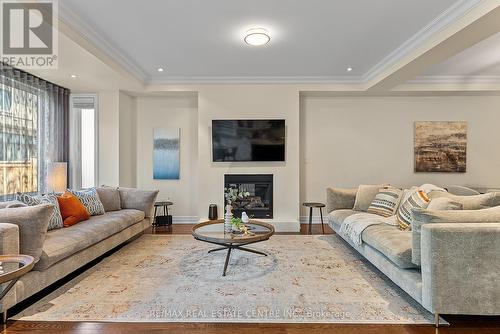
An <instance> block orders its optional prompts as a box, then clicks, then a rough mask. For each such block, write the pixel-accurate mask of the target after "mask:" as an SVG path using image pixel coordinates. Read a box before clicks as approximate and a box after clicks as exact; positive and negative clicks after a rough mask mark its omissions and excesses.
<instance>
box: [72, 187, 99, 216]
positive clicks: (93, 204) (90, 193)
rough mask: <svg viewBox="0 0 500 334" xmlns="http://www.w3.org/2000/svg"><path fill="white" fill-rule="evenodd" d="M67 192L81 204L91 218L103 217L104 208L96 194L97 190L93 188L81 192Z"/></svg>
mask: <svg viewBox="0 0 500 334" xmlns="http://www.w3.org/2000/svg"><path fill="white" fill-rule="evenodd" d="M68 192H70V193H72V194H73V195H75V196H76V197H77V198H78V199H79V200H80V202H82V204H83V206H85V209H87V211H88V213H89V214H90V215H91V216H97V215H103V214H104V206H103V205H102V202H101V199H100V198H99V195H98V194H97V190H96V189H95V188H89V189H83V190H78V191H77V190H70V189H68Z"/></svg>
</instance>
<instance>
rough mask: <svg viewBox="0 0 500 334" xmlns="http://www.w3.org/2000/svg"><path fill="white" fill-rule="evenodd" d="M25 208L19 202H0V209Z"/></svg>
mask: <svg viewBox="0 0 500 334" xmlns="http://www.w3.org/2000/svg"><path fill="white" fill-rule="evenodd" d="M25 206H27V205H26V204H24V203H23V202H21V201H18V200H14V201H7V202H0V209H9V208H22V207H25Z"/></svg>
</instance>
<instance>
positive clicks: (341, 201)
mask: <svg viewBox="0 0 500 334" xmlns="http://www.w3.org/2000/svg"><path fill="white" fill-rule="evenodd" d="M357 191H358V189H344V188H327V189H326V212H327V213H330V212H332V211H333V210H340V209H352V208H353V206H354V201H355V200H356V193H357Z"/></svg>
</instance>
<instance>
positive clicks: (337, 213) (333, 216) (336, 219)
mask: <svg viewBox="0 0 500 334" xmlns="http://www.w3.org/2000/svg"><path fill="white" fill-rule="evenodd" d="M356 213H359V211H355V210H351V209H339V210H333V211H332V212H330V213H329V214H328V221H329V222H330V225H331V226H332V227H333V226H336V227H339V226H340V225H341V224H342V223H343V222H344V220H345V219H346V218H347V217H349V216H352V215H353V214H356Z"/></svg>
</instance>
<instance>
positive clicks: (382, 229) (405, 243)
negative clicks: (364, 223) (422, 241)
mask: <svg viewBox="0 0 500 334" xmlns="http://www.w3.org/2000/svg"><path fill="white" fill-rule="evenodd" d="M361 238H362V239H363V242H365V243H366V244H367V245H369V246H371V247H372V248H374V249H376V250H378V251H379V252H380V253H382V254H383V255H384V256H385V257H387V258H388V259H389V260H391V261H392V262H393V263H394V264H396V265H397V266H398V267H399V268H402V269H407V268H416V267H417V266H416V265H415V264H414V263H413V262H412V261H411V231H401V230H400V229H399V228H398V227H397V226H393V225H387V224H379V225H372V226H369V227H367V228H366V229H365V230H364V231H363V234H362V235H361Z"/></svg>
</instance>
